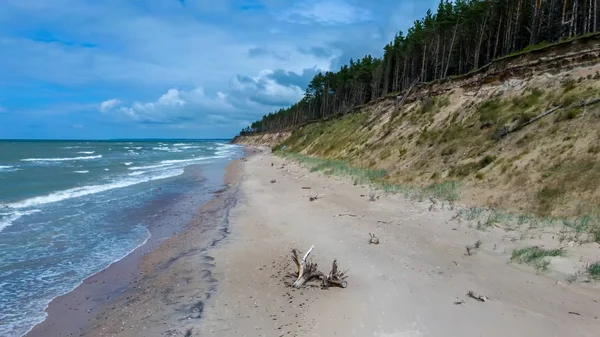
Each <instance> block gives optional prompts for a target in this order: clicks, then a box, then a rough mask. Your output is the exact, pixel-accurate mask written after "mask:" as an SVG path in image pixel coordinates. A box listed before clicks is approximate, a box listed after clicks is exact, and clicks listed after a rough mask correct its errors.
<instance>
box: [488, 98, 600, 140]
mask: <svg viewBox="0 0 600 337" xmlns="http://www.w3.org/2000/svg"><path fill="white" fill-rule="evenodd" d="M598 103H600V99H593V100H591V101H589V102H581V103H579V104H576V105H573V106H570V107H568V108H571V109H577V108H581V107H587V106H589V105H594V104H598ZM561 108H562V106H560V105H559V106H555V107H554V108H552V109H550V110H548V111H546V112H544V113H542V114H540V115H537V116H535V117H533V118H532V119H530V120H528V121H527V122H525V123H523V124H520V125H517V126H515V127H514V128H511V129H508V128H505V129H504V130H502V131H500V133H499V134H498V135H497V136H496V137H497V138H498V139H500V138H502V137H504V136H506V135H508V134H510V133H513V132H515V131H518V130H520V129H522V128H524V127H526V126H527V125H529V124H531V123H533V122H535V121H537V120H539V119H541V118H542V117H545V116H547V115H549V114H551V113H553V112H555V111H556V110H558V109H561Z"/></svg>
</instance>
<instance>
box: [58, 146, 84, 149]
mask: <svg viewBox="0 0 600 337" xmlns="http://www.w3.org/2000/svg"><path fill="white" fill-rule="evenodd" d="M89 148H91V146H63V147H61V149H67V150H72V149H89Z"/></svg>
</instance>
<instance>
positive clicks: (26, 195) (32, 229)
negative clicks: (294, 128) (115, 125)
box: [0, 140, 241, 336]
mask: <svg viewBox="0 0 600 337" xmlns="http://www.w3.org/2000/svg"><path fill="white" fill-rule="evenodd" d="M240 155H241V149H240V148H239V147H237V146H235V145H229V144H227V143H226V142H225V141H189V140H185V141H104V142H99V141H87V142H84V141H66V142H61V141H0V336H21V335H23V334H25V333H26V332H27V331H28V330H29V329H31V328H32V327H33V326H34V325H35V324H37V323H39V322H41V321H42V320H43V319H44V318H45V316H46V314H45V308H46V306H47V305H48V303H49V302H50V301H51V300H52V299H53V298H55V297H57V296H60V295H62V294H65V293H66V292H68V291H70V290H72V289H73V288H74V287H76V286H77V285H79V284H80V283H81V282H82V281H83V280H84V279H85V278H86V277H89V276H90V275H92V274H94V273H96V272H98V271H100V270H102V269H104V268H106V267H107V266H108V265H110V264H111V263H112V262H114V261H117V260H119V259H121V258H123V257H124V256H126V255H127V254H129V253H130V252H131V251H133V250H135V248H137V247H139V246H140V245H142V244H143V243H144V242H145V241H146V240H147V239H148V238H149V231H148V229H147V222H146V221H145V220H144V217H143V216H142V217H139V216H137V217H130V216H127V215H128V212H127V210H131V209H135V208H136V207H141V206H142V205H143V204H144V203H148V202H150V201H151V200H153V198H156V196H157V191H160V190H162V188H161V186H170V188H172V189H183V188H185V184H183V183H182V184H177V183H176V182H177V179H178V177H181V175H182V174H183V173H184V169H185V167H186V166H188V165H199V166H200V169H202V168H203V167H209V166H211V165H212V167H213V168H214V166H215V165H217V166H218V167H221V168H224V167H225V166H226V164H227V163H228V162H229V161H231V160H232V159H235V158H237V157H239V156H240Z"/></svg>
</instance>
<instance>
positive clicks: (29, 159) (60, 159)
mask: <svg viewBox="0 0 600 337" xmlns="http://www.w3.org/2000/svg"><path fill="white" fill-rule="evenodd" d="M99 158H102V155H101V154H99V155H97V156H86V157H72V158H27V159H21V161H33V162H36V161H41V162H45V161H74V160H90V159H99Z"/></svg>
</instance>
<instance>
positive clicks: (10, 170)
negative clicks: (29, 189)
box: [0, 165, 20, 172]
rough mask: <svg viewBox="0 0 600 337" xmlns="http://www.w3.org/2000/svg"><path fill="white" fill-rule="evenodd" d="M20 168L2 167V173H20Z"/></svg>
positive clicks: (0, 166) (0, 169)
mask: <svg viewBox="0 0 600 337" xmlns="http://www.w3.org/2000/svg"><path fill="white" fill-rule="evenodd" d="M19 170H20V169H19V168H16V167H14V166H10V165H0V172H14V171H19Z"/></svg>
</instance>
